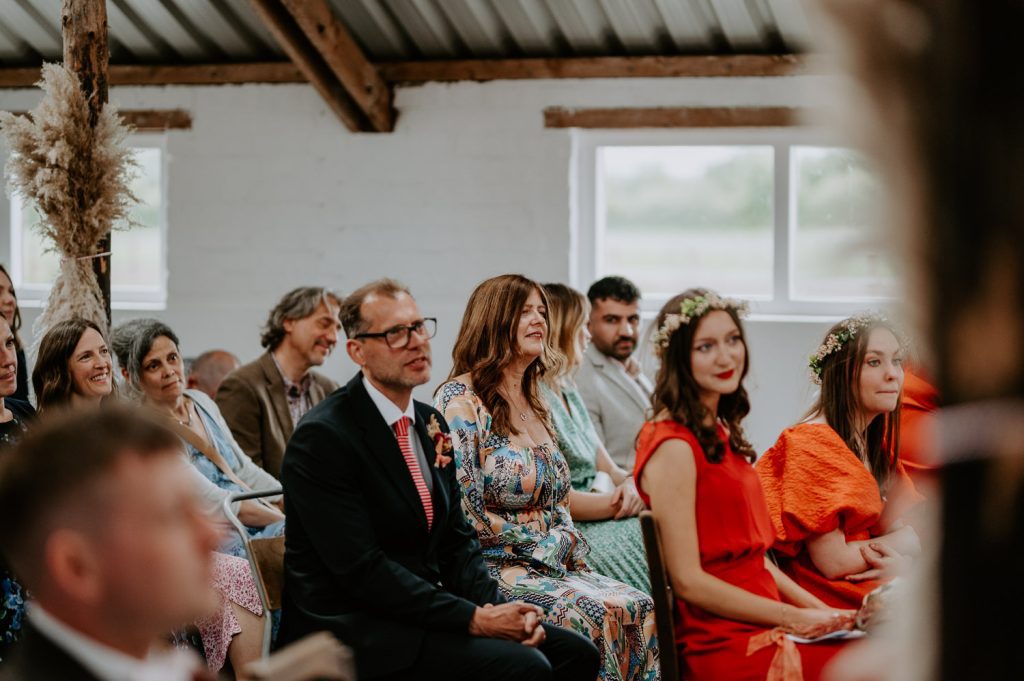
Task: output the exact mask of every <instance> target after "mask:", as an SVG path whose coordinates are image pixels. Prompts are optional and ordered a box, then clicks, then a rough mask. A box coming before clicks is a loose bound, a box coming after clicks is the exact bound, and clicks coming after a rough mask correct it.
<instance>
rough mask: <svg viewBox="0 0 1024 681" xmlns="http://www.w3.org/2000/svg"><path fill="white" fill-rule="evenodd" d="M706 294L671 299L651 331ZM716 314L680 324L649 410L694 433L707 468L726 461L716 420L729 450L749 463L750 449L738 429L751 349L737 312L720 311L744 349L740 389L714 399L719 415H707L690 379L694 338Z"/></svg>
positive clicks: (695, 291)
mask: <svg viewBox="0 0 1024 681" xmlns="http://www.w3.org/2000/svg"><path fill="white" fill-rule="evenodd" d="M709 293H710V291H708V290H707V289H702V288H691V289H687V290H686V291H683V292H682V293H680V294H679V295H677V296H675V297H673V298H672V299H671V300H669V301H668V302H667V303H665V305H664V306H663V307H662V308H661V311H660V312H659V313H658V317H657V318H656V319H655V320H654V328H656V329H660V328H661V327H662V325H663V324H664V323H665V318H666V317H667V316H668V315H669V314H678V313H679V307H680V305H682V302H683V301H684V300H686V299H687V298H696V297H698V296H706V295H708V294H709ZM714 311H716V310H714V309H711V310H708V311H707V312H705V313H704V314H702V315H701V316H700V317H697V318H696V319H692V320H690V322H689V323H687V324H682V325H680V326H679V329H678V330H676V331H675V332H674V333H673V334H672V335H671V336H669V341H668V347H667V348H665V349H664V352H663V354H662V358H661V366H660V367H658V375H657V377H656V378H655V382H654V393H653V394H652V395H651V410H652V412H653V414H654V415H655V416H657V415H658V414H661V413H663V412H664V413H668V415H669V416H671V417H672V419H673V420H675V421H677V422H679V423H681V424H683V425H684V426H686V427H687V428H689V429H690V430H692V431H693V433H694V435H696V436H697V441H698V442H699V443H700V446H701V449H703V450H704V458H706V459H707V460H708V461H709V462H711V463H719V462H721V460H722V457H723V456H725V443H723V442H722V440H721V438H720V437H719V434H718V428H717V423H718V421H719V420H720V421H722V422H723V423H724V424H725V425H726V427H727V428H728V430H729V446H730V447H732V450H733V451H734V452H736V453H737V454H740V455H741V456H745V457H746V458H747V459H748V460H749V461H753V460H754V457H755V454H754V448H753V447H752V446H751V444H750V442H748V441H747V438H746V435H745V434H744V433H743V426H742V421H743V418H744V417H745V416H746V415H747V414H749V413H750V398H749V397H748V396H747V389H746V388H744V387H743V379H744V378H746V376H747V373H748V372H749V371H750V348H749V346H748V345H747V336H746V332H745V331H744V329H743V322H742V321H740V316H739V313H738V312H737V311H736V310H735V309H733V308H732V307H726V308H724V309H723V310H722V311H723V312H727V313H728V314H729V316H730V317H732V321H733V322H734V323H735V324H736V328H737V329H739V331H740V339H741V340H742V342H743V347H744V348H745V349H746V358H745V361H744V362H743V373H742V374H741V375H740V385H739V388H738V389H737V390H736V392H734V393H731V394H729V395H722V397H721V398H720V399H719V400H718V413H717V414H711V413H709V411H708V408H707V407H706V406H704V404H703V403H702V402H701V401H700V386H698V385H697V381H696V380H695V379H694V377H693V338H694V336H695V335H696V334H697V329H698V328H699V327H700V323H701V321H702V320H703V319H704V317H706V316H707V315H708V313H709V312H714Z"/></svg>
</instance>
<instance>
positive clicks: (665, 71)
mask: <svg viewBox="0 0 1024 681" xmlns="http://www.w3.org/2000/svg"><path fill="white" fill-rule="evenodd" d="M256 1H257V0H253V2H256ZM288 16H290V13H289V15H288ZM293 23H294V22H293ZM296 39H297V38H296ZM320 62H321V63H322V64H323V66H325V67H326V66H327V65H326V63H325V62H323V60H322V58H321V59H320ZM352 68H353V67H350V69H352ZM365 69H366V67H365V64H364V65H361V66H359V67H355V68H354V70H355V71H357V72H359V73H356V75H354V76H349V77H350V78H352V80H351V82H353V83H357V82H359V81H365V82H367V83H369V84H370V85H371V91H372V95H365V96H363V99H364V101H365V102H366V104H367V108H369V109H370V110H374V109H375V107H376V108H377V109H381V108H382V107H383V105H382V104H381V103H380V101H381V98H380V96H379V93H380V92H381V91H382V88H381V86H380V82H378V81H376V80H375V79H372V78H369V77H368V76H367V75H366V73H365ZM376 70H377V72H378V73H379V76H380V80H381V81H382V82H384V83H392V84H394V83H425V82H430V81H439V82H453V81H459V80H470V81H488V80H503V79H504V80H521V79H528V78H775V77H783V76H793V75H799V74H804V73H815V72H816V71H815V69H814V67H813V66H812V65H810V64H809V63H808V61H807V60H806V59H805V58H804V57H800V56H797V55H775V56H772V55H740V56H718V57H716V56H708V57H692V56H689V57H586V58H575V57H574V58H565V59H475V60H468V61H466V60H458V61H423V62H380V63H378V64H376ZM360 73H362V74H363V75H360ZM38 80H39V69H38V68H35V67H31V68H21V67H13V68H12V67H7V68H0V88H27V87H32V86H33V85H35V83H36V82H37V81H38ZM108 80H109V83H110V85H238V84H243V83H306V82H309V81H310V79H309V78H308V77H307V75H306V73H305V71H304V70H303V69H302V68H301V67H300V66H298V65H296V63H293V62H253V63H242V64H181V65H156V66H144V65H143V66H139V65H124V64H121V65H111V66H110V72H109V78H108ZM354 88H355V89H356V90H361V89H362V88H361V87H355V86H354Z"/></svg>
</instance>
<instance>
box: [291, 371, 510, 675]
mask: <svg viewBox="0 0 1024 681" xmlns="http://www.w3.org/2000/svg"><path fill="white" fill-rule="evenodd" d="M362 381H363V376H362V374H361V373H360V374H358V375H356V377H355V378H353V379H352V380H351V381H349V383H348V385H345V386H343V387H341V388H339V389H338V390H336V391H335V392H334V393H332V394H331V395H329V396H328V397H327V398H326V399H324V401H322V402H321V403H319V404H318V405H316V406H315V407H314V408H313V409H312V410H311V411H310V412H309V413H308V414H306V416H305V417H304V418H303V419H302V421H301V422H300V424H299V426H298V428H297V429H296V430H295V432H294V434H293V435H292V437H291V439H290V440H289V442H288V447H287V450H286V451H285V456H284V461H283V464H282V467H281V483H282V485H283V486H284V498H285V514H286V516H287V518H288V530H287V532H286V535H285V558H284V568H285V576H284V596H283V607H282V621H281V635H280V639H281V642H282V643H287V642H290V641H294V640H296V639H298V638H301V637H302V636H304V635H306V634H308V633H311V632H314V631H323V630H326V631H330V632H332V633H334V634H335V635H336V636H337V637H338V638H339V639H341V640H342V641H343V642H345V643H346V644H348V645H350V646H352V648H353V649H354V650H355V652H356V664H357V670H358V672H359V675H360V678H362V677H363V676H378V675H383V674H389V673H395V672H400V671H401V670H403V669H405V668H407V667H409V666H411V665H412V664H413V663H414V661H415V660H416V657H417V655H418V654H419V650H420V646H421V645H422V641H423V636H424V633H425V632H426V631H427V630H433V631H450V632H453V633H468V630H469V623H470V620H471V618H472V617H473V613H474V611H475V609H476V607H477V606H478V605H484V604H486V603H493V604H498V603H502V602H504V598H503V597H502V596H501V594H500V592H499V591H498V585H497V583H496V582H495V581H494V580H493V579H492V578H491V577H490V575H489V574H488V572H487V568H486V566H485V564H484V561H483V558H482V557H481V554H480V544H479V542H478V540H477V535H476V531H475V530H474V529H473V528H472V527H471V526H470V525H469V523H468V522H467V521H466V518H465V516H464V515H463V512H462V505H461V492H460V490H459V486H458V483H457V482H456V478H455V464H454V462H452V463H449V464H448V465H447V466H446V467H444V468H437V467H435V466H434V459H435V449H434V444H433V442H431V440H430V438H429V437H428V435H427V424H428V423H429V422H430V421H431V419H432V418H433V419H434V420H435V421H436V423H437V425H438V426H439V427H440V428H441V429H442V430H443V431H444V432H446V433H447V432H448V424H447V423H446V422H445V420H444V418H443V417H442V416H441V414H440V412H438V411H437V410H436V409H434V408H433V407H431V406H429V405H426V404H423V403H420V402H415V411H416V424H415V429H416V433H417V435H419V438H420V442H421V443H422V445H423V450H424V452H425V453H426V455H427V460H428V462H429V463H430V470H429V472H426V471H425V473H428V474H430V475H432V476H433V483H434V485H433V487H434V489H433V493H432V494H433V504H434V523H433V526H432V529H431V530H430V531H428V530H427V521H426V516H425V514H424V512H423V505H422V502H421V500H420V497H419V495H418V493H417V492H416V488H415V487H414V485H413V481H412V476H411V475H410V473H409V469H408V467H407V466H406V463H405V459H404V458H403V457H402V453H401V450H400V449H399V447H398V440H397V439H396V438H395V434H394V432H393V431H392V430H391V428H390V426H389V425H388V424H387V423H386V422H385V421H384V418H383V416H381V414H380V412H379V411H378V410H377V407H376V405H375V404H374V403H373V401H372V400H371V398H370V395H369V393H368V392H367V391H366V387H365V386H364V385H363V382H362Z"/></svg>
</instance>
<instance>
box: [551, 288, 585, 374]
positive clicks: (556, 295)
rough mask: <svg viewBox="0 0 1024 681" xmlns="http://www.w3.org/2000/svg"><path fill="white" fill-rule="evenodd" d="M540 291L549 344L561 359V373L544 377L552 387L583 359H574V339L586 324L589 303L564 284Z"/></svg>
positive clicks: (573, 369)
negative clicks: (545, 298) (544, 300)
mask: <svg viewBox="0 0 1024 681" xmlns="http://www.w3.org/2000/svg"><path fill="white" fill-rule="evenodd" d="M544 292H545V293H547V295H548V319H549V320H550V322H549V323H550V328H549V329H548V331H549V333H550V335H551V345H552V346H553V347H554V348H555V349H556V350H558V351H559V352H561V353H562V355H564V356H565V362H564V363H563V366H562V367H561V371H559V372H558V373H557V374H556V373H551V374H548V375H545V377H544V378H545V380H547V381H549V382H550V383H552V384H554V382H556V381H559V380H560V379H563V378H565V377H567V376H570V375H571V374H572V373H573V372H574V371H575V370H576V367H578V366H579V363H580V361H581V360H582V359H583V358H582V357H577V353H576V339H577V338H578V337H579V334H580V330H581V329H582V328H583V325H584V324H586V322H587V312H588V310H589V309H590V302H589V301H588V300H587V297H586V296H585V295H583V294H582V293H580V292H579V291H577V290H576V289H574V288H572V287H571V286H566V285H565V284H544Z"/></svg>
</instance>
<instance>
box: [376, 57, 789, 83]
mask: <svg viewBox="0 0 1024 681" xmlns="http://www.w3.org/2000/svg"><path fill="white" fill-rule="evenodd" d="M378 66H379V68H380V72H381V75H382V76H383V77H384V78H385V79H386V80H388V81H391V82H397V83H424V82H429V81H442V82H451V81H462V80H471V81H489V80H519V79H536V78H736V77H746V78H773V77H779V76H792V75H796V74H797V73H801V72H805V71H806V70H807V68H808V66H807V63H806V62H805V60H804V59H803V58H802V57H799V56H797V55H792V54H783V55H742V54H741V55H728V56H674V57H566V58H557V59H467V60H451V61H407V62H382V63H380V64H379V65H378Z"/></svg>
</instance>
